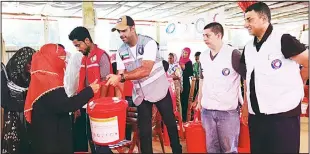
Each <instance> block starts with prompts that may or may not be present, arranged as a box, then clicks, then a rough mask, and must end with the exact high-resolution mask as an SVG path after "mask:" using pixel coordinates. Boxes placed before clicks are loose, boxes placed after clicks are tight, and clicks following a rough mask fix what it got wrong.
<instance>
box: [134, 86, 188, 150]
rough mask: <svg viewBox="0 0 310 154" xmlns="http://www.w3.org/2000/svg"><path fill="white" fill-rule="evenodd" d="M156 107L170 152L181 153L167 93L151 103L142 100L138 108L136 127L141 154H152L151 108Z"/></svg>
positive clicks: (169, 97) (170, 101)
mask: <svg viewBox="0 0 310 154" xmlns="http://www.w3.org/2000/svg"><path fill="white" fill-rule="evenodd" d="M153 104H155V105H156V107H157V109H158V111H159V113H160V115H161V116H162V119H163V121H164V123H165V125H166V126H167V130H168V134H169V138H170V146H171V148H172V152H173V153H176V154H180V153H182V146H181V144H180V140H179V135H178V129H177V124H176V120H175V116H174V113H173V107H172V100H171V96H170V93H169V91H168V92H167V95H166V97H165V98H163V99H162V100H160V101H158V102H156V103H152V102H149V101H146V100H144V101H143V102H142V103H141V104H140V105H139V106H138V127H139V135H140V144H141V152H142V153H153V146H152V107H153Z"/></svg>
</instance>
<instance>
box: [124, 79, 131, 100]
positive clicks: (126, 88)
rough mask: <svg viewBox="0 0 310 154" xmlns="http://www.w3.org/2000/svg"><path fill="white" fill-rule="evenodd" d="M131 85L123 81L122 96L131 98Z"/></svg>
mask: <svg viewBox="0 0 310 154" xmlns="http://www.w3.org/2000/svg"><path fill="white" fill-rule="evenodd" d="M132 89H133V83H132V82H131V81H125V83H124V96H132Z"/></svg>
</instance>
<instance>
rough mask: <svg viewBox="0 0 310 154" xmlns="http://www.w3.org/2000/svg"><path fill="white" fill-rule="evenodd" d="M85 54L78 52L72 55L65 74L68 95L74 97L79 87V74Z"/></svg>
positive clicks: (65, 86)
mask: <svg viewBox="0 0 310 154" xmlns="http://www.w3.org/2000/svg"><path fill="white" fill-rule="evenodd" d="M82 58H83V54H82V53H80V52H76V53H74V54H72V55H71V57H70V59H69V61H68V64H67V67H66V70H65V76H64V88H65V91H66V94H67V96H68V97H72V96H73V95H75V93H76V92H77V90H78V87H79V75H80V69H81V62H82Z"/></svg>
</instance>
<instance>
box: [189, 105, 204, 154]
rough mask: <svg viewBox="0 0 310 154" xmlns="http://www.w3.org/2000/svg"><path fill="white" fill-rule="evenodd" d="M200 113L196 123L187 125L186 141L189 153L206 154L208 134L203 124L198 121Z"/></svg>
mask: <svg viewBox="0 0 310 154" xmlns="http://www.w3.org/2000/svg"><path fill="white" fill-rule="evenodd" d="M199 116H200V111H196V112H195V115H194V121H189V122H187V123H185V125H184V128H185V139H186V147H187V152H188V153H206V152H207V146H206V133H205V130H204V128H203V127H202V123H201V121H200V120H198V117H199Z"/></svg>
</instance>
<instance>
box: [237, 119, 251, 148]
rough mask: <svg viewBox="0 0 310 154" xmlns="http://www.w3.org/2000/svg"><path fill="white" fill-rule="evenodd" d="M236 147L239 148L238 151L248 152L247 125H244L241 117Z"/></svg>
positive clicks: (248, 135) (248, 134) (248, 136)
mask: <svg viewBox="0 0 310 154" xmlns="http://www.w3.org/2000/svg"><path fill="white" fill-rule="evenodd" d="M238 149H239V150H240V151H239V152H240V153H244V152H245V153H250V149H251V148H250V133H249V127H248V126H247V125H244V124H243V123H242V120H241V119H240V134H239V145H238Z"/></svg>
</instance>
